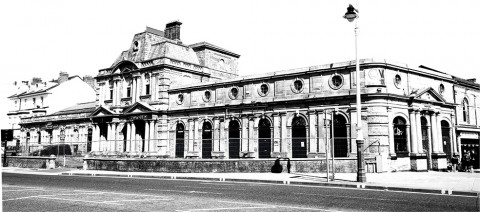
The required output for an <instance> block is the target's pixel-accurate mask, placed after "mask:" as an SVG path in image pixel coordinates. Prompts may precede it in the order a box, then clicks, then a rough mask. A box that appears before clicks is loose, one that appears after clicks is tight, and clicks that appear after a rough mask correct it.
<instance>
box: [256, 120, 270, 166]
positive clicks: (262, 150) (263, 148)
mask: <svg viewBox="0 0 480 212" xmlns="http://www.w3.org/2000/svg"><path fill="white" fill-rule="evenodd" d="M271 152H272V138H271V130H270V121H268V119H260V122H259V123H258V157H259V158H270V157H271V156H270V153H271Z"/></svg>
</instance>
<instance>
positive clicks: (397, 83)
mask: <svg viewBox="0 0 480 212" xmlns="http://www.w3.org/2000/svg"><path fill="white" fill-rule="evenodd" d="M393 84H395V86H396V87H397V88H400V85H401V84H402V77H400V75H398V74H397V75H395V78H394V79H393Z"/></svg>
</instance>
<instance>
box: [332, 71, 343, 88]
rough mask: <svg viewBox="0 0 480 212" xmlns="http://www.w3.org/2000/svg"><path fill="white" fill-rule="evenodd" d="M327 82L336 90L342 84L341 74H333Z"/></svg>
mask: <svg viewBox="0 0 480 212" xmlns="http://www.w3.org/2000/svg"><path fill="white" fill-rule="evenodd" d="M329 84H330V87H331V88H332V89H335V90H336V89H339V88H341V87H342V86H343V77H342V75H338V74H335V75H333V76H332V78H330V81H329Z"/></svg>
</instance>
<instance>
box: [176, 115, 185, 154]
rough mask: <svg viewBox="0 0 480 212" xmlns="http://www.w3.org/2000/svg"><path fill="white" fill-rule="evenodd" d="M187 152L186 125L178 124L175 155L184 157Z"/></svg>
mask: <svg viewBox="0 0 480 212" xmlns="http://www.w3.org/2000/svg"><path fill="white" fill-rule="evenodd" d="M184 152H185V127H184V126H183V124H180V123H178V124H177V132H176V133H175V157H176V158H184Z"/></svg>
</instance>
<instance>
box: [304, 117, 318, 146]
mask: <svg viewBox="0 0 480 212" xmlns="http://www.w3.org/2000/svg"><path fill="white" fill-rule="evenodd" d="M315 113H316V112H315V111H308V118H309V119H310V120H309V123H310V124H309V125H308V128H309V130H308V131H309V134H310V136H309V137H310V142H309V145H308V150H307V154H308V153H313V155H316V153H317V152H318V149H317V140H318V136H317V135H318V131H317V130H316V129H317V119H316V114H315Z"/></svg>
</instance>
